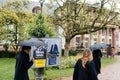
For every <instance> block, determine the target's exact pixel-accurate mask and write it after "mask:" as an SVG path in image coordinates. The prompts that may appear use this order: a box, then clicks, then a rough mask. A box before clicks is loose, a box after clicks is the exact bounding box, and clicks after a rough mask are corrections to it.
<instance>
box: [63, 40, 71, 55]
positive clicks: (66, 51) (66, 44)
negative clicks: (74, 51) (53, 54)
mask: <svg viewBox="0 0 120 80" xmlns="http://www.w3.org/2000/svg"><path fill="white" fill-rule="evenodd" d="M69 50H70V42H66V43H65V51H64V56H69Z"/></svg>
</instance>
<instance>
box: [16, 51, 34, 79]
mask: <svg viewBox="0 0 120 80" xmlns="http://www.w3.org/2000/svg"><path fill="white" fill-rule="evenodd" d="M32 64H33V62H32V61H30V59H29V55H28V54H26V53H25V52H23V51H22V52H20V53H19V54H18V56H17V59H16V65H15V76H14V80H29V76H28V69H29V68H30V67H31V66H32Z"/></svg>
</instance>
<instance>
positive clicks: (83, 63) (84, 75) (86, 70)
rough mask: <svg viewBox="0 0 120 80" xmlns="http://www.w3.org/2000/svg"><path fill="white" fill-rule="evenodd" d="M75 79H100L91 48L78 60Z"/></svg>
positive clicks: (74, 74)
mask: <svg viewBox="0 0 120 80" xmlns="http://www.w3.org/2000/svg"><path fill="white" fill-rule="evenodd" d="M73 80H98V78H97V73H96V70H95V66H94V62H93V61H92V52H91V51H90V49H85V51H84V52H83V57H82V58H80V59H79V60H78V61H77V63H76V65H75V67H74V73H73Z"/></svg>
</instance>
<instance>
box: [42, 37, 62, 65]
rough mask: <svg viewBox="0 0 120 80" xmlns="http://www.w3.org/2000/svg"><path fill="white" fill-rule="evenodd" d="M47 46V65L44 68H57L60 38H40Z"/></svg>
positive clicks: (59, 57) (59, 59) (59, 56)
mask: <svg viewBox="0 0 120 80" xmlns="http://www.w3.org/2000/svg"><path fill="white" fill-rule="evenodd" d="M42 40H43V41H45V44H46V46H47V54H46V56H47V63H46V66H57V65H60V64H61V53H62V52H61V50H62V49H61V47H62V40H61V39H60V38H42Z"/></svg>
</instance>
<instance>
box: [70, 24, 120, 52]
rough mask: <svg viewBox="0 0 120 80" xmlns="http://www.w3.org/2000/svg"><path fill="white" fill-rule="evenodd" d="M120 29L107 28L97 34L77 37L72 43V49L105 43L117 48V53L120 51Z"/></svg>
mask: <svg viewBox="0 0 120 80" xmlns="http://www.w3.org/2000/svg"><path fill="white" fill-rule="evenodd" d="M119 33H120V29H119V27H118V26H116V27H114V28H112V27H111V28H108V29H107V28H106V29H103V30H99V31H97V32H94V33H91V34H84V35H76V36H75V37H74V38H73V39H72V40H71V43H70V48H71V49H76V48H77V47H78V46H80V45H81V44H82V43H83V46H84V47H86V48H88V47H90V46H91V45H93V44H94V43H105V44H111V46H112V47H115V49H116V52H118V51H119V47H120V44H119V42H120V36H119Z"/></svg>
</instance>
